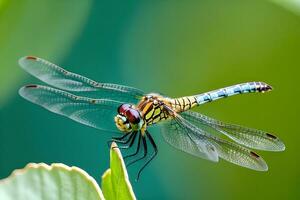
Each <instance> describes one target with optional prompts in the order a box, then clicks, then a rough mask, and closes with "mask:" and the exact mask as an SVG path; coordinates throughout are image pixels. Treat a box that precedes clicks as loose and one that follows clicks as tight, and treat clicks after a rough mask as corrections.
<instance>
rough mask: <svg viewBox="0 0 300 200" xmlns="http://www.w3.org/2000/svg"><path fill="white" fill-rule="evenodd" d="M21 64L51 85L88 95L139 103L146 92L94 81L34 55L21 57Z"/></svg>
mask: <svg viewBox="0 0 300 200" xmlns="http://www.w3.org/2000/svg"><path fill="white" fill-rule="evenodd" d="M19 64H20V66H21V67H22V68H23V69H24V70H25V71H27V72H29V73H30V74H31V75H33V76H35V77H36V78H38V79H40V80H41V81H43V82H45V83H47V84H49V85H52V86H54V87H57V88H59V89H62V90H67V91H71V92H76V94H78V95H82V96H86V97H93V98H98V99H106V98H107V99H114V100H118V101H123V102H130V103H137V102H138V100H139V99H140V98H141V97H142V96H143V94H144V92H142V91H141V90H138V89H136V88H133V87H128V86H123V85H117V84H111V83H99V82H96V81H93V80H91V79H88V78H86V77H84V76H81V75H78V74H75V73H72V72H68V71H66V70H65V69H63V68H61V67H59V66H57V65H55V64H53V63H50V62H48V61H46V60H43V59H41V58H37V57H33V56H27V57H23V58H21V59H20V60H19Z"/></svg>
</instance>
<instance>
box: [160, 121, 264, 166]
mask: <svg viewBox="0 0 300 200" xmlns="http://www.w3.org/2000/svg"><path fill="white" fill-rule="evenodd" d="M163 126H164V127H163V129H162V133H163V136H164V138H165V140H166V141H167V142H169V143H170V144H171V145H172V146H174V147H175V148H178V149H181V150H183V151H185V152H187V153H190V154H192V155H196V156H198V155H200V156H199V157H204V158H206V157H205V156H202V155H214V157H213V158H214V161H217V160H218V159H217V158H216V156H218V157H220V158H222V159H224V160H227V161H229V162H231V163H234V164H236V165H240V166H243V167H246V168H250V169H253V170H257V171H266V170H268V166H267V164H266V162H265V161H264V160H263V159H262V158H261V157H260V156H259V155H257V154H256V153H254V152H253V151H251V150H249V149H247V148H244V147H242V146H240V145H237V144H234V143H232V142H229V141H226V140H223V139H221V138H217V137H214V136H212V135H210V134H209V133H207V132H205V131H203V130H202V129H199V128H197V127H196V126H194V125H193V124H191V123H189V122H188V121H187V120H185V119H184V118H182V117H181V116H177V117H175V119H174V120H171V121H170V122H168V124H167V125H163ZM197 147H198V148H199V149H200V150H201V151H199V152H200V154H199V153H198V151H195V149H196V150H197ZM212 152H213V153H212ZM207 157H208V156H207Z"/></svg>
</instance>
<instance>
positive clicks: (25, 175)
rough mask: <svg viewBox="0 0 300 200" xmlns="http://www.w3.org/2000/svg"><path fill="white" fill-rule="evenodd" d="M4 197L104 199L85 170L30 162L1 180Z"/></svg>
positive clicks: (11, 199) (10, 199) (6, 199)
mask: <svg viewBox="0 0 300 200" xmlns="http://www.w3.org/2000/svg"><path fill="white" fill-rule="evenodd" d="M0 199H1V200H19V199H20V200H24V199H30V200H39V199H41V200H46V199H49V200H50V199H51V200H52V199H55V200H59V199H68V200H69V199H70V200H71V199H77V200H80V199H82V200H87V199H89V200H94V199H95V200H104V197H103V194H102V192H101V190H100V188H99V186H98V184H97V182H96V181H95V180H94V179H93V178H92V177H90V176H89V175H88V174H87V173H86V172H85V171H83V170H81V169H80V168H77V167H68V166H66V165H63V164H52V165H51V166H49V165H46V164H44V163H40V164H34V163H30V164H28V165H27V166H26V167H25V168H24V169H18V170H15V171H14V172H13V173H12V174H11V175H10V176H9V177H8V178H6V179H3V180H0Z"/></svg>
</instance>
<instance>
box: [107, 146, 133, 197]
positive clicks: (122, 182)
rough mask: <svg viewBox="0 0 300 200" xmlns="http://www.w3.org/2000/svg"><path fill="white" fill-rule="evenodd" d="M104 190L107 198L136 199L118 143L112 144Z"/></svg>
mask: <svg viewBox="0 0 300 200" xmlns="http://www.w3.org/2000/svg"><path fill="white" fill-rule="evenodd" d="M102 190H103V194H104V196H105V198H106V199H107V200H115V199H118V200H130V199H136V197H135V195H134V193H133V190H132V186H131V184H130V182H129V178H128V174H127V170H126V167H125V163H124V160H123V158H122V154H121V152H120V150H119V148H118V147H117V145H116V143H112V145H111V150H110V169H108V170H107V171H106V172H105V173H104V174H103V176H102Z"/></svg>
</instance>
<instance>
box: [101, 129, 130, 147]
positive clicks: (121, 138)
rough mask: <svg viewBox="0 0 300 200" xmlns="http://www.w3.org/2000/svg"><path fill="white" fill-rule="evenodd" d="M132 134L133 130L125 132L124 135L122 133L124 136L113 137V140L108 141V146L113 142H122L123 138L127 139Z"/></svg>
mask: <svg viewBox="0 0 300 200" xmlns="http://www.w3.org/2000/svg"><path fill="white" fill-rule="evenodd" d="M130 134H131V132H129V133H125V134H124V135H122V137H112V139H111V140H108V141H107V145H108V148H110V146H111V143H112V142H122V141H123V139H125V138H126V137H127V136H128V135H130Z"/></svg>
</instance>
